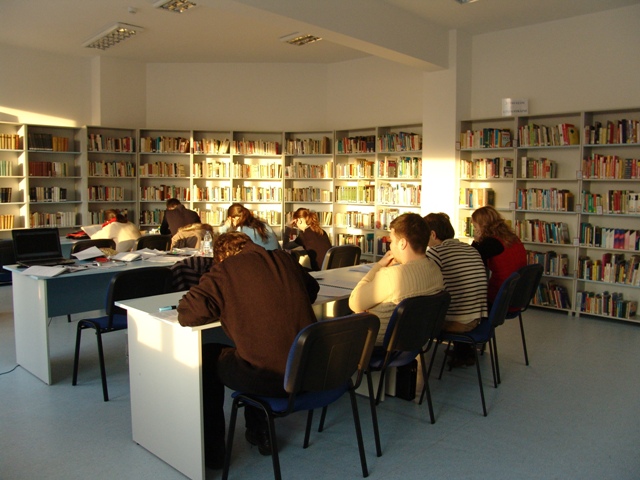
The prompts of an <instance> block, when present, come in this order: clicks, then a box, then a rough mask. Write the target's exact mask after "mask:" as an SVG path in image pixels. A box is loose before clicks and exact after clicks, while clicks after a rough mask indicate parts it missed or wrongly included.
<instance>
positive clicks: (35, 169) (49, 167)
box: [29, 161, 69, 177]
mask: <svg viewBox="0 0 640 480" xmlns="http://www.w3.org/2000/svg"><path fill="white" fill-rule="evenodd" d="M29 176H30V177H67V176H69V166H68V165H67V162H37V161H30V162H29Z"/></svg>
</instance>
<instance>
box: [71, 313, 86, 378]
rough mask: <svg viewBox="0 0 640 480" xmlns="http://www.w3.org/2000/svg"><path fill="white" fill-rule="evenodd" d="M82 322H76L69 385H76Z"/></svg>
mask: <svg viewBox="0 0 640 480" xmlns="http://www.w3.org/2000/svg"><path fill="white" fill-rule="evenodd" d="M82 330H83V328H82V322H78V326H77V327H76V351H75V353H74V355H73V377H72V378H71V385H76V384H77V383H78V363H79V361H80V338H81V337H82Z"/></svg>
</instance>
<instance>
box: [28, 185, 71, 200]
mask: <svg viewBox="0 0 640 480" xmlns="http://www.w3.org/2000/svg"><path fill="white" fill-rule="evenodd" d="M29 201H30V202H66V201H67V189H66V188H61V187H29Z"/></svg>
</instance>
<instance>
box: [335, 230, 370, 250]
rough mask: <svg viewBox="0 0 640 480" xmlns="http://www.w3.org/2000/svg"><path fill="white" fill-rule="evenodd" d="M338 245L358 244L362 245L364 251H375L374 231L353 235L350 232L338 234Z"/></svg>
mask: <svg viewBox="0 0 640 480" xmlns="http://www.w3.org/2000/svg"><path fill="white" fill-rule="evenodd" d="M336 245H356V246H358V247H360V249H361V250H362V253H363V254H365V255H367V254H372V253H373V233H367V234H366V235H352V234H348V233H339V234H338V235H336Z"/></svg>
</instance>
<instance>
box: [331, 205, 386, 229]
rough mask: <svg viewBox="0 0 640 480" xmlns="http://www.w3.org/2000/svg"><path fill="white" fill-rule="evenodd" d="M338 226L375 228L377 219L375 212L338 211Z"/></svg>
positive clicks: (336, 214)
mask: <svg viewBox="0 0 640 480" xmlns="http://www.w3.org/2000/svg"><path fill="white" fill-rule="evenodd" d="M335 216H336V226H337V227H341V228H363V229H373V228H374V226H375V224H376V220H375V217H376V215H375V213H374V212H359V211H353V210H352V211H346V212H336V213H335Z"/></svg>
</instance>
